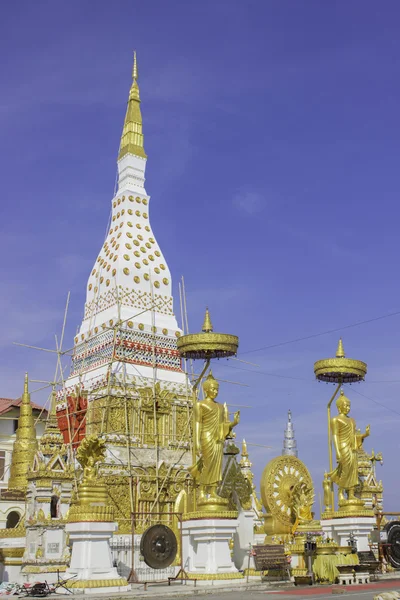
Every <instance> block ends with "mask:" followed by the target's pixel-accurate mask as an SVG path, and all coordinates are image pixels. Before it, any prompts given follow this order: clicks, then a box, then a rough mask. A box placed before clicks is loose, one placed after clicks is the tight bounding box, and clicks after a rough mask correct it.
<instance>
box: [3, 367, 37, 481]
mask: <svg viewBox="0 0 400 600" xmlns="http://www.w3.org/2000/svg"><path fill="white" fill-rule="evenodd" d="M36 450H37V439H36V429H35V421H34V418H33V413H32V405H31V396H30V394H29V389H28V373H25V381H24V393H23V394H22V398H21V407H20V412H19V418H18V429H17V434H16V439H15V442H14V446H13V452H12V458H11V468H10V479H9V480H8V489H9V490H16V491H22V492H25V491H26V489H27V487H28V480H27V474H28V470H29V468H30V467H31V465H32V463H33V458H34V456H35V452H36Z"/></svg>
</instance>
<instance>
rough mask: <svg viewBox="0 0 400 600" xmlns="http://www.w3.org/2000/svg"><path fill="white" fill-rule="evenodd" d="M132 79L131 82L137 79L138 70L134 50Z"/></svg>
mask: <svg viewBox="0 0 400 600" xmlns="http://www.w3.org/2000/svg"><path fill="white" fill-rule="evenodd" d="M132 79H133V81H137V80H138V79H139V76H138V68H137V60H136V50H134V51H133V69H132Z"/></svg>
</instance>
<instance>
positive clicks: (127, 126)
mask: <svg viewBox="0 0 400 600" xmlns="http://www.w3.org/2000/svg"><path fill="white" fill-rule="evenodd" d="M126 154H135V155H136V156H140V157H141V158H147V155H146V153H145V151H144V147H143V127H142V113H141V111H140V92H139V85H138V66H137V59H136V51H135V52H134V53H133V69H132V85H131V89H130V91H129V99H128V107H127V109H126V115H125V121H124V127H123V130H122V136H121V143H120V147H119V154H118V160H121V158H123V157H124V156H125V155H126Z"/></svg>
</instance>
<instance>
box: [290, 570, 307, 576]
mask: <svg viewBox="0 0 400 600" xmlns="http://www.w3.org/2000/svg"><path fill="white" fill-rule="evenodd" d="M291 572H292V575H293V577H304V576H305V575H307V569H292V570H291Z"/></svg>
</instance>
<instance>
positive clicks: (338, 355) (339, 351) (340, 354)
mask: <svg viewBox="0 0 400 600" xmlns="http://www.w3.org/2000/svg"><path fill="white" fill-rule="evenodd" d="M345 356H346V355H345V353H344V348H343V342H342V338H340V339H339V343H338V347H337V350H336V358H345Z"/></svg>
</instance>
